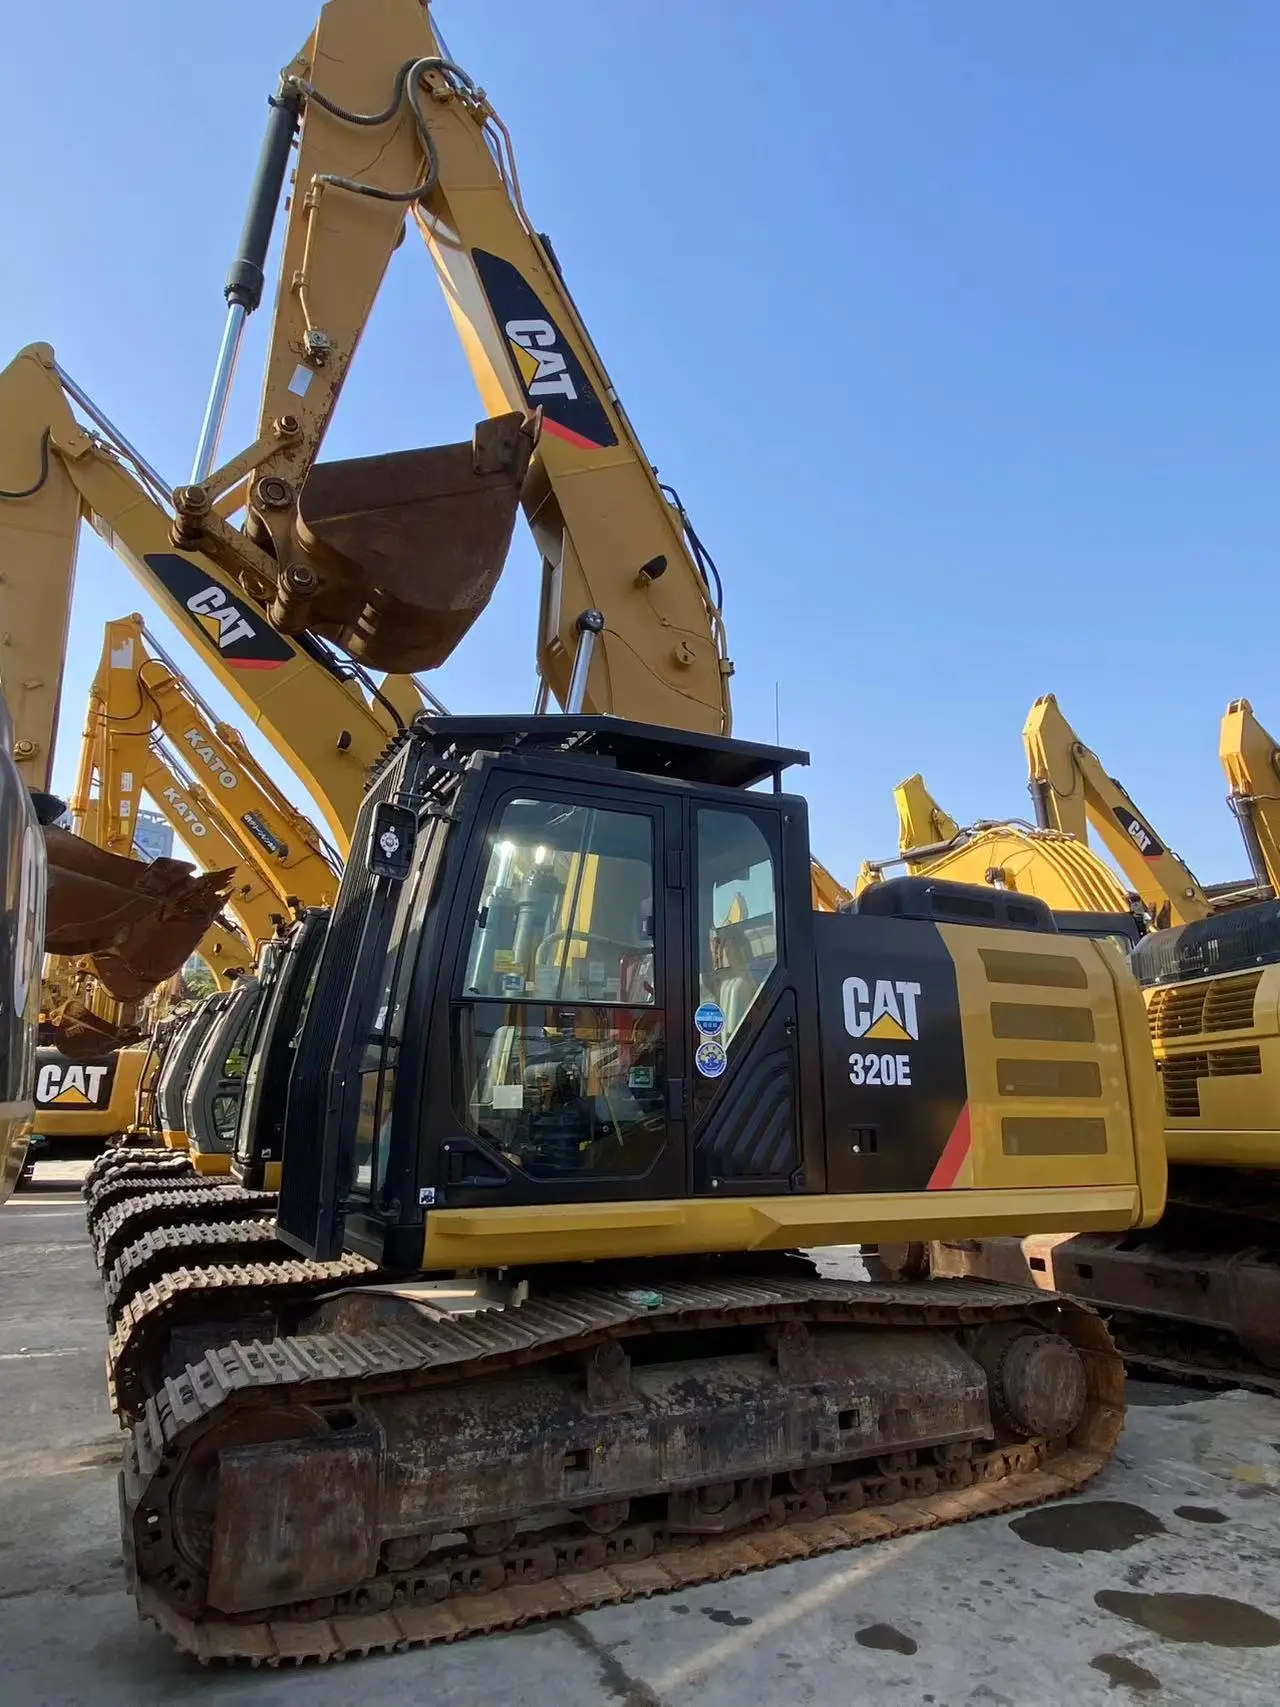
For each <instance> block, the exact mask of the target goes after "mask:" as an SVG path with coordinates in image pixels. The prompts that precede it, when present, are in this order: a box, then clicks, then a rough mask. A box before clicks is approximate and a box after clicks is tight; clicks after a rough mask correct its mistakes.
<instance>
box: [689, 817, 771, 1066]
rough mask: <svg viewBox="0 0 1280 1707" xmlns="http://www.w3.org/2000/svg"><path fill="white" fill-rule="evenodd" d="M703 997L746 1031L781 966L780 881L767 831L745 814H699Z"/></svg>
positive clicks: (733, 1027) (730, 1028)
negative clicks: (754, 1008)
mask: <svg viewBox="0 0 1280 1707" xmlns="http://www.w3.org/2000/svg"><path fill="white" fill-rule="evenodd" d="M697 886H698V948H699V965H698V976H699V1000H700V1001H703V1002H714V1003H716V1004H717V1006H718V1007H719V1008H720V1009H721V1010H722V1011H723V1013H724V1033H723V1037H722V1041H723V1042H724V1043H725V1044H727V1043H728V1042H729V1041H730V1039H731V1038H732V1037H733V1035H734V1033H735V1032H736V1031H738V1029H739V1028H740V1027H741V1025H742V1022H743V1021H744V1020H745V1019H746V1017H747V1015H748V1013H749V1012H750V1011H751V1008H752V1006H753V1004H754V1003H755V1001H756V998H757V997H758V996H759V994H760V991H761V990H762V988H763V987H764V984H765V981H766V980H767V978H768V976H769V974H770V972H772V971H773V969H774V967H775V966H776V965H777V964H778V938H777V878H776V874H775V871H774V861H773V856H772V854H771V853H770V852H769V844H768V842H767V841H766V840H765V836H764V832H763V830H761V828H760V826H759V825H758V824H757V823H756V822H755V820H754V819H753V818H751V817H750V816H748V814H747V813H745V812H718V811H712V810H710V809H705V808H704V809H702V810H700V811H699V813H698V885H697Z"/></svg>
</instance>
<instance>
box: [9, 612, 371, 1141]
mask: <svg viewBox="0 0 1280 1707" xmlns="http://www.w3.org/2000/svg"><path fill="white" fill-rule="evenodd" d="M148 645H150V652H148V650H147V647H148ZM186 760H189V761H191V763H193V765H198V766H200V770H201V773H203V775H205V777H208V780H210V789H205V787H201V785H200V784H198V782H195V778H193V777H191V775H189V773H188V770H186V765H184V761H186ZM94 778H97V784H99V790H97V797H94V795H92V785H94ZM212 790H213V792H212ZM143 794H147V795H150V799H152V801H154V802H155V806H157V807H159V809H160V813H162V814H164V816H166V819H167V821H169V824H171V826H172V830H174V833H176V835H177V836H181V838H183V840H184V842H186V843H188V845H189V847H193V848H195V850H196V854H198V857H200V862H201V865H203V867H205V869H222V871H224V876H225V877H227V910H229V912H230V913H232V915H234V918H236V920H237V922H239V925H241V930H242V932H244V935H242V937H237V935H234V934H232V932H229V930H227V929H225V927H224V925H220V923H218V922H215V923H213V925H212V927H210V930H208V932H207V935H205V939H203V941H201V944H200V953H201V954H203V956H205V959H207V963H208V964H210V968H212V970H213V973H215V976H217V978H218V982H220V983H222V985H224V988H227V990H230V988H232V987H236V988H239V987H241V983H242V982H244V975H246V973H249V971H251V970H253V963H254V954H256V953H259V951H261V946H263V944H266V942H270V941H271V937H273V935H275V932H276V929H278V927H283V925H285V923H287V922H288V920H290V918H292V917H294V913H295V912H297V910H299V908H304V906H323V905H328V903H329V901H331V900H333V896H335V893H336V886H338V877H336V864H338V860H336V855H335V854H333V850H331V848H329V847H328V845H326V843H324V840H323V836H321V835H319V831H317V830H316V826H314V824H312V823H311V821H309V819H307V818H304V816H302V814H300V813H299V811H297V809H295V807H294V806H292V804H290V802H288V801H287V799H285V795H283V794H282V790H280V789H278V787H276V784H275V782H273V780H271V778H270V777H268V775H266V772H263V768H261V766H259V765H258V761H256V760H254V758H253V754H251V753H249V749H247V746H246V743H244V739H242V737H241V736H239V732H237V731H236V729H232V727H229V725H227V724H222V722H217V720H215V719H213V715H212V712H210V710H208V707H207V705H205V703H203V702H201V700H200V696H198V693H196V691H195V690H193V688H191V685H189V683H186V681H184V679H183V676H181V674H179V673H177V669H176V667H174V664H172V661H171V659H167V657H166V655H164V654H162V650H160V647H159V644H157V642H155V637H154V635H148V632H147V630H145V626H143V623H142V618H140V616H137V615H133V616H128V618H119V620H116V621H111V623H108V625H106V632H104V645H102V661H101V667H99V673H97V676H96V681H94V686H92V691H90V708H89V719H87V724H85V737H84V744H82V760H80V772H79V777H77V787H75V794H73V795H72V813H73V828H75V831H77V835H80V836H87V838H89V840H90V842H94V843H96V845H106V847H108V850H109V852H123V850H125V848H128V847H130V845H131V826H133V824H135V823H137V816H138V804H140V799H142V795H143ZM55 976H56V973H55ZM80 1012H82V1014H84V1016H92V1019H94V1021H97V1022H96V1024H94V1026H92V1028H90V1026H89V1022H87V1019H82V1021H80V1026H79V1031H80V1036H79V1038H75V1040H73V1041H68V1040H63V1041H61V1052H60V1050H48V1048H44V1050H41V1057H39V1067H38V1092H43V1099H41V1103H39V1118H38V1123H36V1135H38V1140H43V1142H41V1144H39V1149H41V1151H43V1152H44V1154H56V1152H58V1151H63V1152H70V1147H77V1152H79V1151H80V1149H84V1147H85V1145H89V1147H90V1149H92V1147H96V1145H97V1144H101V1142H106V1140H108V1139H111V1137H113V1135H116V1133H121V1132H125V1130H126V1128H130V1123H131V1121H133V1115H135V1104H137V1101H138V1094H140V1079H142V1075H143V1074H147V1072H152V1074H159V1072H160V1067H162V1053H164V1048H166V1045H167V1041H169V1033H171V1029H172V1028H167V1026H166V1028H164V1029H162V1033H160V1038H157V1040H152V1041H148V1043H147V1046H145V1048H106V1050H104V1048H102V1043H104V1041H106V1043H111V1041H114V1038H118V1036H119V1028H121V1019H119V1012H118V1011H116V1004H106V1005H104V1004H102V1000H101V992H92V993H89V997H87V1000H84V1002H80ZM84 1033H89V1040H87V1050H89V1052H87V1053H85V1048H84V1046H80V1048H77V1046H75V1045H77V1043H82V1040H84ZM94 1045H97V1048H94ZM65 1050H70V1052H72V1053H70V1055H67V1053H63V1052H65ZM140 1125H142V1123H140V1121H135V1123H133V1127H131V1128H130V1130H133V1132H135V1133H137V1130H138V1127H140ZM160 1133H162V1139H164V1142H166V1145H169V1147H181V1149H184V1147H186V1132H184V1128H183V1121H181V1120H179V1121H177V1123H176V1125H172V1123H166V1125H164V1127H162V1128H160Z"/></svg>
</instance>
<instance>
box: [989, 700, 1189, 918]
mask: <svg viewBox="0 0 1280 1707" xmlns="http://www.w3.org/2000/svg"><path fill="white" fill-rule="evenodd" d="M1022 741H1023V745H1024V747H1025V748H1026V753H1027V762H1028V767H1029V770H1030V784H1029V786H1030V789H1031V799H1032V803H1033V805H1034V807H1035V817H1036V823H1037V824H1038V825H1039V826H1040V828H1041V829H1045V830H1056V831H1059V832H1062V833H1065V834H1067V835H1070V836H1074V837H1075V838H1076V840H1077V841H1078V842H1079V843H1080V844H1081V845H1082V846H1086V847H1087V846H1088V841H1089V827H1090V825H1092V826H1093V828H1094V830H1095V831H1096V832H1097V835H1098V837H1099V839H1100V840H1101V842H1102V844H1103V846H1104V847H1105V848H1106V850H1107V852H1108V853H1109V854H1110V855H1111V857H1112V858H1113V859H1114V860H1115V862H1116V864H1117V865H1118V866H1119V867H1120V869H1121V871H1123V872H1124V874H1125V876H1126V877H1127V878H1128V879H1129V881H1130V883H1131V884H1132V885H1133V887H1134V890H1135V891H1136V892H1137V894H1138V896H1139V898H1140V900H1141V902H1142V905H1143V907H1144V908H1145V909H1146V912H1147V914H1148V916H1149V917H1150V918H1151V920H1152V922H1153V924H1154V925H1155V926H1156V928H1157V929H1162V928H1164V927H1165V926H1170V925H1174V926H1176V925H1184V924H1189V923H1191V921H1193V920H1195V919H1204V918H1207V917H1208V916H1209V914H1210V912H1212V910H1213V903H1212V901H1211V900H1210V898H1209V895H1208V894H1207V893H1206V891H1205V890H1204V889H1203V888H1202V887H1201V885H1200V883H1199V882H1198V881H1197V879H1196V877H1195V875H1194V874H1193V873H1192V871H1191V870H1190V868H1189V867H1188V866H1187V865H1186V863H1185V862H1184V861H1183V860H1182V859H1180V858H1179V856H1178V855H1177V854H1176V853H1174V852H1173V850H1172V849H1171V848H1169V847H1168V846H1167V845H1166V844H1165V843H1164V842H1163V841H1162V840H1161V839H1160V837H1159V836H1158V835H1157V834H1156V832H1155V830H1154V829H1153V828H1152V827H1151V825H1150V824H1149V823H1148V821H1147V820H1146V818H1144V817H1143V815H1142V813H1141V812H1139V810H1138V808H1137V807H1136V806H1135V805H1134V802H1133V800H1132V798H1131V797H1130V795H1129V793H1128V790H1127V789H1126V788H1125V787H1124V785H1123V784H1122V783H1120V782H1119V781H1117V779H1116V778H1115V777H1113V776H1108V774H1107V772H1106V770H1105V769H1104V767H1103V765H1102V762H1101V760H1100V759H1099V758H1098V755H1097V754H1096V753H1094V752H1093V751H1092V750H1091V749H1090V748H1088V747H1086V746H1085V744H1084V742H1083V741H1081V739H1080V737H1079V736H1078V735H1077V734H1076V732H1075V730H1074V729H1073V728H1072V727H1071V725H1070V724H1069V723H1068V722H1067V720H1066V718H1065V717H1064V716H1063V714H1062V709H1061V707H1060V706H1059V704H1058V701H1057V699H1056V697H1055V696H1054V695H1053V694H1051V693H1049V694H1044V695H1042V696H1041V697H1040V698H1039V699H1038V700H1037V701H1036V702H1035V704H1034V705H1033V706H1032V708H1031V711H1030V714H1029V715H1028V717H1027V721H1026V725H1025V727H1024V728H1023V731H1022Z"/></svg>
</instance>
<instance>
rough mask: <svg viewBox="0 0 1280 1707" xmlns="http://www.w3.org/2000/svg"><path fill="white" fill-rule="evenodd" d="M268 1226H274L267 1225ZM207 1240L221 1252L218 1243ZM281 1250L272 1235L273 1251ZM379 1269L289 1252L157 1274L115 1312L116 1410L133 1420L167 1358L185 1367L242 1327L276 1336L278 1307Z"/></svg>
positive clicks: (111, 1352)
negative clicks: (312, 1259) (277, 1256)
mask: <svg viewBox="0 0 1280 1707" xmlns="http://www.w3.org/2000/svg"><path fill="white" fill-rule="evenodd" d="M263 1225H264V1226H265V1227H266V1228H267V1229H268V1231H271V1232H273V1231H274V1229H273V1228H272V1226H271V1223H270V1222H264V1223H263ZM182 1230H183V1231H184V1232H191V1231H193V1229H191V1228H184V1229H182ZM209 1231H210V1232H214V1231H216V1232H218V1233H221V1232H225V1231H226V1229H225V1228H218V1229H216V1230H215V1229H209ZM209 1242H210V1243H214V1245H215V1252H217V1242H216V1241H209ZM237 1248H241V1249H244V1250H245V1251H246V1252H249V1250H250V1248H251V1247H249V1246H248V1245H247V1244H242V1243H241V1241H239V1240H238V1239H236V1238H234V1237H233V1238H231V1239H228V1240H226V1241H225V1244H224V1245H223V1249H224V1250H225V1251H226V1254H227V1257H228V1258H230V1256H231V1254H232V1252H233V1251H234V1250H235V1249H237ZM279 1248H280V1247H279V1246H278V1244H277V1243H276V1241H274V1240H273V1241H272V1245H271V1249H272V1250H273V1251H274V1250H276V1249H279ZM211 1254H213V1253H211ZM217 1254H219V1255H220V1254H221V1252H217ZM376 1273H377V1270H376V1269H375V1267H374V1265H373V1264H372V1263H371V1262H368V1261H366V1260H365V1258H364V1257H359V1256H345V1257H342V1258H340V1259H339V1260H338V1261H337V1262H332V1263H319V1262H309V1261H307V1260H305V1259H304V1258H302V1257H290V1256H288V1255H286V1256H284V1257H283V1258H281V1259H280V1260H276V1261H273V1260H271V1259H270V1258H269V1257H267V1258H264V1259H263V1260H260V1261H255V1260H253V1257H252V1255H249V1257H248V1260H246V1261H244V1262H236V1261H234V1260H225V1261H221V1262H219V1261H216V1260H215V1261H214V1262H211V1263H210V1264H208V1265H207V1266H205V1267H203V1268H186V1267H183V1268H177V1269H173V1270H171V1271H170V1272H167V1273H165V1272H160V1273H159V1274H158V1275H157V1277H156V1279H155V1280H154V1281H152V1283H151V1284H150V1285H149V1286H145V1287H143V1288H142V1289H141V1290H139V1291H137V1292H136V1293H135V1295H134V1296H133V1297H132V1298H131V1299H129V1300H128V1302H126V1303H124V1304H123V1305H121V1307H120V1308H119V1309H118V1310H117V1311H116V1312H115V1319H114V1324H113V1326H112V1329H111V1335H110V1338H109V1339H108V1341H107V1388H108V1393H109V1396H110V1399H111V1408H112V1410H113V1411H115V1413H116V1415H117V1416H118V1417H120V1418H121V1420H122V1421H125V1422H134V1421H136V1420H137V1418H138V1417H139V1416H141V1415H142V1413H143V1411H144V1409H145V1407H146V1404H147V1400H148V1399H149V1397H150V1396H151V1394H152V1393H153V1392H154V1391H156V1390H157V1389H158V1388H160V1387H161V1386H162V1385H163V1383H164V1379H165V1376H166V1375H167V1373H168V1367H167V1366H168V1365H169V1364H170V1363H172V1362H174V1361H175V1360H176V1362H177V1364H178V1366H179V1367H182V1366H184V1365H185V1363H186V1361H187V1359H188V1357H189V1356H190V1355H191V1354H192V1353H193V1352H194V1353H195V1355H197V1356H199V1355H200V1354H201V1353H203V1352H204V1350H205V1349H206V1347H207V1345H208V1343H209V1341H210V1339H213V1340H215V1341H221V1340H223V1339H225V1338H227V1337H228V1335H230V1334H236V1333H244V1332H248V1333H252V1334H262V1333H265V1334H267V1335H269V1336H270V1335H273V1334H274V1333H275V1332H276V1331H277V1321H278V1312H280V1311H281V1310H283V1309H284V1308H285V1307H287V1306H292V1307H293V1308H295V1309H296V1308H297V1307H299V1306H300V1305H306V1304H308V1303H310V1302H311V1300H312V1299H314V1298H317V1297H319V1295H320V1294H321V1293H322V1292H327V1291H332V1290H333V1288H334V1287H335V1286H342V1285H344V1284H349V1283H350V1282H352V1281H355V1280H360V1279H365V1278H367V1277H370V1276H372V1275H374V1274H376Z"/></svg>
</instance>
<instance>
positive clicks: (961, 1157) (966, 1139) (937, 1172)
mask: <svg viewBox="0 0 1280 1707" xmlns="http://www.w3.org/2000/svg"><path fill="white" fill-rule="evenodd" d="M971 1142H972V1134H971V1132H970V1131H969V1105H968V1103H965V1105H964V1107H963V1108H962V1109H961V1110H960V1113H959V1114H958V1115H957V1116H956V1123H955V1125H954V1126H953V1127H952V1128H951V1136H950V1138H948V1139H947V1141H946V1143H945V1144H944V1145H943V1147H942V1154H941V1155H940V1156H939V1157H938V1165H937V1167H936V1168H934V1170H933V1172H932V1173H931V1174H930V1175H929V1185H928V1190H930V1191H950V1190H951V1188H952V1186H953V1185H954V1184H955V1183H956V1178H957V1176H958V1175H959V1172H960V1169H961V1168H962V1167H963V1166H964V1162H965V1157H966V1156H967V1155H968V1154H969V1145H970V1143H971Z"/></svg>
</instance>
